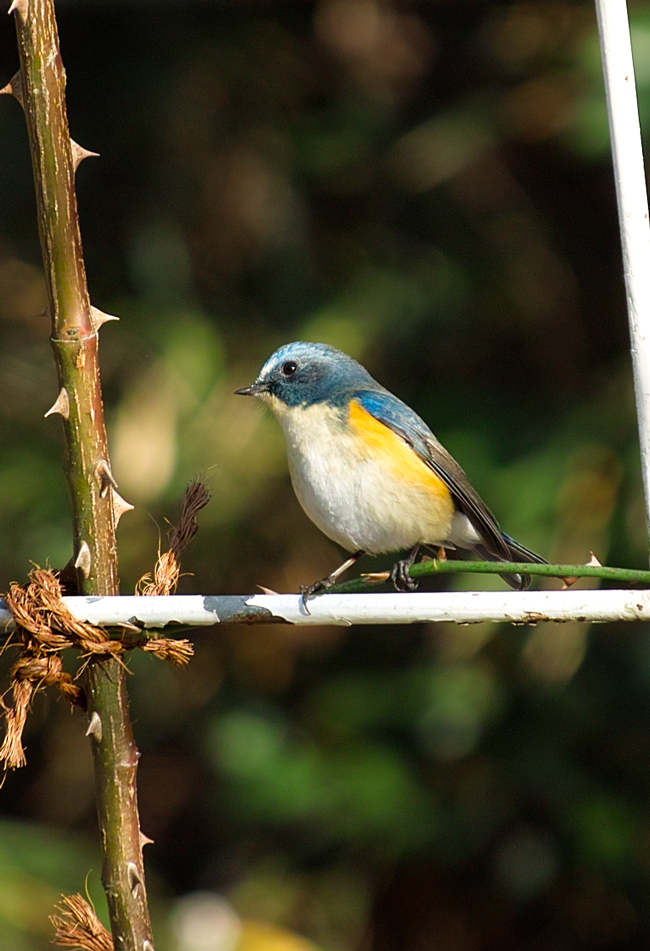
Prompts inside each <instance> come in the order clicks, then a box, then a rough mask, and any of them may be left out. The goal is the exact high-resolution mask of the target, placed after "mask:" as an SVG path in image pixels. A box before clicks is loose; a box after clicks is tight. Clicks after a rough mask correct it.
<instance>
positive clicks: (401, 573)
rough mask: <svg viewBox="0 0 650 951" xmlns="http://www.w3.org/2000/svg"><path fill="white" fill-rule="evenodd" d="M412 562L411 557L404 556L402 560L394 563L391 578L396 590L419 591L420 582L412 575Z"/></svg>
mask: <svg viewBox="0 0 650 951" xmlns="http://www.w3.org/2000/svg"><path fill="white" fill-rule="evenodd" d="M412 564H413V561H412V560H411V559H410V558H403V559H402V561H398V562H396V563H395V564H394V565H393V570H392V571H391V573H390V578H391V581H392V582H393V585H394V586H395V590H396V591H417V589H418V583H417V581H416V580H415V579H414V578H411V575H410V571H411V565H412Z"/></svg>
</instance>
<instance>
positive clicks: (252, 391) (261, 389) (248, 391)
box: [235, 383, 269, 396]
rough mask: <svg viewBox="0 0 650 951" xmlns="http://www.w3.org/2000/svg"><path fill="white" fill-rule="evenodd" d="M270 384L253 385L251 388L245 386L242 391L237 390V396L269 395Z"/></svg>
mask: <svg viewBox="0 0 650 951" xmlns="http://www.w3.org/2000/svg"><path fill="white" fill-rule="evenodd" d="M268 391H269V385H268V383H251V385H250V386H244V387H242V389H241V390H235V396H261V395H262V393H268Z"/></svg>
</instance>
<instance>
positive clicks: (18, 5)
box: [7, 0, 27, 23]
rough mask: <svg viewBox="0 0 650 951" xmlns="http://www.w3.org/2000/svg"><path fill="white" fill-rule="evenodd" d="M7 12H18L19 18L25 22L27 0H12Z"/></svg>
mask: <svg viewBox="0 0 650 951" xmlns="http://www.w3.org/2000/svg"><path fill="white" fill-rule="evenodd" d="M7 13H19V14H20V19H21V20H22V21H23V23H24V22H25V19H26V18H27V0H12V4H11V6H10V7H9V9H8V10H7Z"/></svg>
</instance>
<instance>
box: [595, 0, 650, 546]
mask: <svg viewBox="0 0 650 951" xmlns="http://www.w3.org/2000/svg"><path fill="white" fill-rule="evenodd" d="M596 15H597V17H598V30H599V33H600V48H601V54H602V60H603V74H604V77H605V91H606V95H607V112H608V116H609V129H610V137H611V144H612V159H613V163H614V178H615V182H616V197H617V201H618V217H619V224H620V229H621V244H622V251H623V271H624V276H625V289H626V293H627V311H628V319H629V324H630V337H631V347H632V363H633V367H634V386H635V393H636V407H637V417H638V426H639V441H640V445H641V464H642V467H643V485H644V491H645V502H646V521H647V525H648V530H649V531H650V225H649V222H648V196H647V191H646V181H645V171H644V166H643V150H642V146H641V127H640V124H639V109H638V105H637V97H636V84H635V80H634V63H633V61H632V44H631V40H630V27H629V22H628V16H627V8H626V4H625V0H596Z"/></svg>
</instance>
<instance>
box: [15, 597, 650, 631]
mask: <svg viewBox="0 0 650 951" xmlns="http://www.w3.org/2000/svg"><path fill="white" fill-rule="evenodd" d="M64 600H65V602H66V604H67V605H68V607H69V608H70V610H71V611H72V613H73V614H74V615H75V616H76V617H78V618H79V619H80V620H82V621H90V622H91V623H92V624H96V625H99V626H106V627H119V626H120V625H134V626H136V627H139V628H162V627H166V626H167V625H170V624H171V625H174V624H180V625H183V626H184V627H200V626H209V625H212V624H219V623H222V624H265V623H266V624H273V623H280V624H282V623H288V624H307V625H315V624H333V625H339V626H347V625H350V624H415V623H417V622H418V621H455V622H458V623H460V624H464V623H472V622H477V621H501V622H503V621H505V622H511V623H514V624H535V623H537V622H538V621H570V620H579V621H648V620H650V591H647V590H638V591H633V590H629V589H628V590H619V589H611V590H607V589H605V590H597V591H594V590H587V591H585V590H582V591H580V590H569V591H503V592H500V591H451V592H446V591H445V592H415V593H413V594H410V593H404V594H401V593H396V592H393V593H387V594H383V593H371V594H325V595H321V596H319V597H316V598H312V599H311V600H310V601H309V602H308V605H307V607H308V609H309V610H308V611H307V610H306V609H305V606H304V604H303V602H302V598H301V597H300V595H297V594H272V595H269V594H254V595H171V596H169V597H152V598H147V597H132V596H122V597H105V598H102V597H71V598H65V599H64ZM10 621H11V615H10V614H9V612H8V611H7V610H6V608H5V607H4V602H0V625H3V626H6V625H7V624H8V623H9V622H10Z"/></svg>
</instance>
